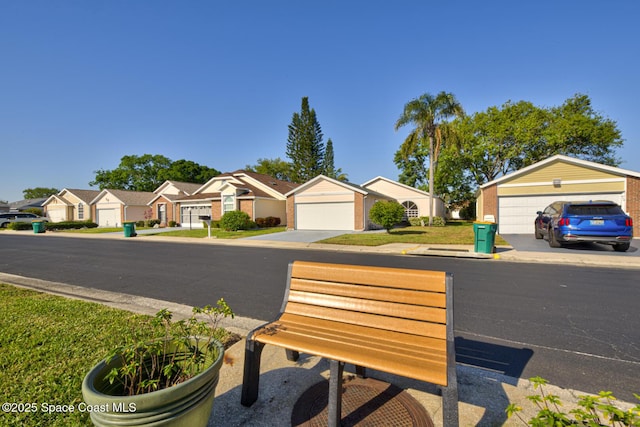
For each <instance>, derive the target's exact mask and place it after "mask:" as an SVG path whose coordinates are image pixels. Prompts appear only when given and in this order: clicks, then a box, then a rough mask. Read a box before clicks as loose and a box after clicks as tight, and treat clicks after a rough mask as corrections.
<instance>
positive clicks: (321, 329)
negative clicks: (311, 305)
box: [254, 315, 446, 359]
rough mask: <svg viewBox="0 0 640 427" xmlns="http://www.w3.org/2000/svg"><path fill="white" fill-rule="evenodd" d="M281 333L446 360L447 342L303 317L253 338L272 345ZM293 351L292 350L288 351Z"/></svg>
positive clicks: (275, 325)
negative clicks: (276, 336) (311, 336)
mask: <svg viewBox="0 0 640 427" xmlns="http://www.w3.org/2000/svg"><path fill="white" fill-rule="evenodd" d="M283 332H287V333H292V334H301V335H313V336H317V337H319V338H322V339H324V340H329V341H342V342H345V343H353V344H354V345H356V346H358V347H368V348H370V349H371V350H372V351H376V349H377V348H382V349H384V351H387V352H390V353H394V352H395V353H402V354H406V355H410V356H412V357H417V358H425V359H429V358H434V357H435V358H444V357H446V341H444V340H439V339H434V338H428V337H416V336H415V335H409V334H402V333H388V332H387V331H384V332H383V331H380V330H378V329H371V328H364V327H358V326H356V325H347V324H344V323H339V322H331V321H326V320H315V319H308V318H304V317H302V316H295V315H287V316H283V317H282V318H281V319H280V320H278V321H276V322H273V323H271V324H269V326H268V327H267V328H263V329H261V330H258V331H256V332H255V334H254V336H255V339H256V340H258V341H260V342H264V343H271V341H272V339H271V337H273V336H274V334H280V333H283ZM291 350H295V349H291Z"/></svg>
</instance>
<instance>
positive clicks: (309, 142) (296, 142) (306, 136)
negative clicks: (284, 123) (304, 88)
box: [287, 96, 325, 182]
mask: <svg viewBox="0 0 640 427" xmlns="http://www.w3.org/2000/svg"><path fill="white" fill-rule="evenodd" d="M322 137H323V135H322V129H321V127H320V123H319V122H318V119H317V118H316V112H315V110H314V109H313V108H311V109H310V108H309V98H308V97H306V96H305V97H303V98H302V105H301V109H300V113H293V117H292V119H291V124H290V125H289V136H288V138H287V157H288V158H289V159H290V160H291V165H292V168H291V179H292V181H293V182H305V181H308V180H310V179H312V178H314V177H316V176H318V175H320V174H321V173H322V172H323V166H324V153H325V148H324V144H323V142H322Z"/></svg>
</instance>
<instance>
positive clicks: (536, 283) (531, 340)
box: [0, 233, 640, 401]
mask: <svg viewBox="0 0 640 427" xmlns="http://www.w3.org/2000/svg"><path fill="white" fill-rule="evenodd" d="M296 259H300V260H315V261H325V262H341V263H354V264H364V265H380V266H388V267H407V268H418V269H433V270H446V271H450V272H452V273H454V282H455V305H454V306H455V322H456V325H455V329H456V337H457V338H456V349H457V358H458V362H459V363H467V364H471V365H476V366H481V367H484V368H486V369H492V370H495V371H498V372H501V373H505V374H507V375H509V376H511V377H522V378H529V377H532V376H536V375H540V376H542V377H544V378H546V379H548V380H549V381H550V382H551V383H553V384H555V385H558V386H561V387H566V388H572V389H577V390H581V391H585V392H592V393H596V392H598V391H600V390H611V391H613V392H614V394H615V395H616V396H617V397H618V398H620V399H623V400H628V401H633V400H634V397H633V394H632V393H633V392H635V393H639V392H640V375H639V374H638V373H639V372H640V347H639V346H640V316H638V312H639V310H638V303H639V301H640V286H638V278H637V274H638V273H637V271H636V270H624V269H619V270H618V269H610V268H590V267H574V266H570V265H553V264H549V265H544V264H522V263H508V262H491V261H488V260H468V259H458V258H437V257H412V256H398V255H374V254H363V253H348V252H331V251H314V250H287V249H273V248H255V247H240V246H225V245H215V244H183V243H163V242H149V241H145V238H138V239H126V240H107V239H86V238H82V239H80V238H69V237H58V236H46V237H44V236H42V237H34V236H20V235H15V234H8V233H6V234H5V233H0V272H4V273H10V274H16V275H21V276H25V277H33V278H38V279H43V280H49V281H56V282H62V283H67V284H72V285H78V286H83V287H88V288H97V289H104V290H108V291H112V292H123V293H128V294H133V295H139V296H145V297H151V298H157V299H161V300H167V301H173V302H178V303H182V304H188V305H205V304H208V303H213V302H215V300H217V298H219V297H224V298H225V299H226V300H227V301H228V302H229V304H230V305H231V307H232V308H233V309H234V311H235V312H236V314H237V315H239V316H244V317H250V318H254V319H261V320H265V321H266V320H271V319H272V318H273V317H274V316H275V315H276V314H277V312H278V310H279V308H280V305H281V302H282V297H283V294H284V286H285V280H286V271H287V268H286V267H287V264H288V263H289V262H290V261H292V260H296Z"/></svg>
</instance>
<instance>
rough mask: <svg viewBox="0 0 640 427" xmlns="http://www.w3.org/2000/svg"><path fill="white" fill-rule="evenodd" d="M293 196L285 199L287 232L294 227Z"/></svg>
mask: <svg viewBox="0 0 640 427" xmlns="http://www.w3.org/2000/svg"><path fill="white" fill-rule="evenodd" d="M294 204H295V196H293V195H291V196H289V197H287V218H286V220H287V230H293V229H294V228H295V226H296V222H295V206H294Z"/></svg>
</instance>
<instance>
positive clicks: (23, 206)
mask: <svg viewBox="0 0 640 427" xmlns="http://www.w3.org/2000/svg"><path fill="white" fill-rule="evenodd" d="M46 200H47V198H46V197H43V198H37V199H25V200H19V201H17V202H11V203H9V211H11V212H23V211H25V210H27V209H31V208H35V209H40V210H42V204H43V203H44V202H45V201H46Z"/></svg>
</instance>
